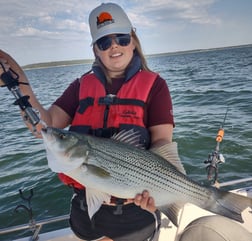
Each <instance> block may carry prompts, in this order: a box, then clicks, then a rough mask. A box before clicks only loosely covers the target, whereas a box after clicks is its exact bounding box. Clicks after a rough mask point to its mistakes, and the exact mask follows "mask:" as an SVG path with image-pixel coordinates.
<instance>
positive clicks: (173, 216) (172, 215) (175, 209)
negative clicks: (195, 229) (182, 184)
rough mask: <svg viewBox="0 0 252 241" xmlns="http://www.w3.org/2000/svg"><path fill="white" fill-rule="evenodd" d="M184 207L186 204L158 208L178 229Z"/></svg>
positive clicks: (173, 204)
mask: <svg viewBox="0 0 252 241" xmlns="http://www.w3.org/2000/svg"><path fill="white" fill-rule="evenodd" d="M183 207H184V203H172V204H169V205H166V206H162V207H158V209H159V210H160V211H161V212H162V213H163V214H165V215H166V216H167V217H168V218H169V219H170V220H171V222H172V223H173V224H174V225H175V226H176V227H178V225H179V217H180V212H181V210H182V208H183Z"/></svg>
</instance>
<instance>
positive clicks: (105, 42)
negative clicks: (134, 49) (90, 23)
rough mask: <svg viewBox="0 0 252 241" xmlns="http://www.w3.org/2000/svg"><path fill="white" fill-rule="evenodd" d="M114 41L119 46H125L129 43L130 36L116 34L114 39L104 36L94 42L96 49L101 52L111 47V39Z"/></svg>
mask: <svg viewBox="0 0 252 241" xmlns="http://www.w3.org/2000/svg"><path fill="white" fill-rule="evenodd" d="M113 38H114V39H115V41H116V43H117V44H119V45H120V46H127V45H129V43H130V38H131V36H130V34H117V35H116V36H115V37H111V36H105V37H102V38H100V39H98V40H97V41H96V44H97V46H98V48H99V49H100V50H102V51H105V50H107V49H108V48H110V47H111V44H112V39H113Z"/></svg>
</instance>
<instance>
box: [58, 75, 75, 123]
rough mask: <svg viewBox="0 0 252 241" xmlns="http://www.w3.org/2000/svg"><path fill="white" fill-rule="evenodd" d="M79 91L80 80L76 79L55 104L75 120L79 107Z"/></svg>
mask: <svg viewBox="0 0 252 241" xmlns="http://www.w3.org/2000/svg"><path fill="white" fill-rule="evenodd" d="M79 90H80V82H79V79H76V80H75V81H73V82H72V83H71V84H70V85H69V86H68V88H67V89H66V90H65V91H64V92H63V94H62V95H61V96H60V97H59V98H58V99H57V100H56V101H55V102H54V103H53V104H54V105H57V106H58V107H60V108H61V109H63V110H64V111H65V112H66V113H67V114H68V115H69V116H70V117H71V118H73V117H74V115H75V112H76V110H77V108H78V105H79Z"/></svg>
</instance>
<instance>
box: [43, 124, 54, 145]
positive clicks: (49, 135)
mask: <svg viewBox="0 0 252 241" xmlns="http://www.w3.org/2000/svg"><path fill="white" fill-rule="evenodd" d="M41 134H42V137H43V139H44V140H46V141H50V142H51V141H55V137H54V135H53V130H52V128H50V127H43V128H42V129H41Z"/></svg>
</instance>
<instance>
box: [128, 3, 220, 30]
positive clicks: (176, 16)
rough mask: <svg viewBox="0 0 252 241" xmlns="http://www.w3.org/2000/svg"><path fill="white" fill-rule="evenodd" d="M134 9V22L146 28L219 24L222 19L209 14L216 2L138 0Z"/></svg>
mask: <svg viewBox="0 0 252 241" xmlns="http://www.w3.org/2000/svg"><path fill="white" fill-rule="evenodd" d="M133 2H136V4H135V6H133V7H132V12H130V14H129V15H130V17H131V18H132V19H133V20H132V21H133V22H134V23H135V24H137V25H139V26H141V25H144V26H146V27H149V26H156V25H160V23H162V24H166V23H167V22H168V23H169V22H171V21H178V22H180V21H183V22H188V23H194V24H219V23H220V19H219V18H218V17H216V16H214V15H212V14H210V13H209V11H208V10H209V8H210V7H211V5H213V4H214V3H215V2H216V0H180V1H174V0H150V1H145V0H138V1H133Z"/></svg>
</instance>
